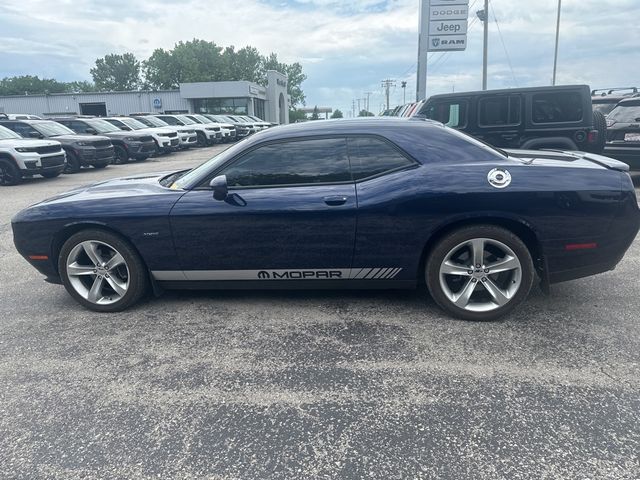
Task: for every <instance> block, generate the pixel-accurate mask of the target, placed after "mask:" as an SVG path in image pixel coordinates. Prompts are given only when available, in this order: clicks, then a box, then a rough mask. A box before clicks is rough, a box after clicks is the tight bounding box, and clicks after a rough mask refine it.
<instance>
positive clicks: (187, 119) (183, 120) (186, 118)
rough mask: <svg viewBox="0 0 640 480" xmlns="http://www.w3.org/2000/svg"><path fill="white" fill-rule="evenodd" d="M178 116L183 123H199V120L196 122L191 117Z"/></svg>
mask: <svg viewBox="0 0 640 480" xmlns="http://www.w3.org/2000/svg"><path fill="white" fill-rule="evenodd" d="M176 118H177V119H178V120H180V121H181V122H182V123H184V124H185V125H196V124H197V123H198V122H194V121H193V120H191V119H190V118H189V117H187V116H185V115H176Z"/></svg>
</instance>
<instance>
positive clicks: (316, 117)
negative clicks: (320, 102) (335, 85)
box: [311, 105, 320, 120]
mask: <svg viewBox="0 0 640 480" xmlns="http://www.w3.org/2000/svg"><path fill="white" fill-rule="evenodd" d="M311 120H320V115H319V112H318V106H317V105H316V106H315V107H313V113H312V114H311Z"/></svg>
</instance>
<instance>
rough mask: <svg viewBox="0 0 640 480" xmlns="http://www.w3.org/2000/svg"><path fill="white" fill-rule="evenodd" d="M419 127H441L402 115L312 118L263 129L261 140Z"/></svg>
mask: <svg viewBox="0 0 640 480" xmlns="http://www.w3.org/2000/svg"><path fill="white" fill-rule="evenodd" d="M414 126H417V127H418V128H419V127H442V124H441V123H440V122H436V121H433V120H424V119H414V118H403V117H361V118H349V119H343V118H340V119H334V120H314V121H311V122H302V123H291V124H288V125H280V126H278V127H276V128H270V129H268V130H263V131H262V132H260V133H259V134H258V135H260V137H259V138H260V139H261V140H277V139H281V138H289V137H291V136H304V135H348V134H376V133H380V132H381V131H382V130H384V129H393V130H398V129H400V130H401V129H409V128H412V127H414Z"/></svg>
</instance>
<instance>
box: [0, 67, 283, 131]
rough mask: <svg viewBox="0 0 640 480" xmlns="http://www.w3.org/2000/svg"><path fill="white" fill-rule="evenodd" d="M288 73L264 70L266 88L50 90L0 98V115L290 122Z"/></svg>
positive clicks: (216, 84)
mask: <svg viewBox="0 0 640 480" xmlns="http://www.w3.org/2000/svg"><path fill="white" fill-rule="evenodd" d="M289 104H290V99H289V96H288V95H287V77H286V75H283V74H281V73H279V72H276V71H274V70H269V71H268V72H267V86H266V87H265V86H262V85H259V84H257V83H253V82H246V81H234V82H197V83H181V84H180V88H179V89H178V90H158V91H152V90H144V91H132V92H91V93H52V94H46V95H16V96H8V97H0V113H28V114H32V115H40V116H42V117H51V116H62V115H98V116H111V115H129V114H132V113H211V114H237V115H255V116H256V117H259V118H261V119H263V120H266V121H268V122H273V123H278V124H286V123H289Z"/></svg>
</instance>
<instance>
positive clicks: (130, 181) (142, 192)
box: [38, 171, 184, 205]
mask: <svg viewBox="0 0 640 480" xmlns="http://www.w3.org/2000/svg"><path fill="white" fill-rule="evenodd" d="M172 173H175V172H172V171H167V172H156V173H147V174H141V175H132V176H129V177H121V178H114V179H111V180H105V181H103V182H97V183H92V184H89V185H85V186H83V187H79V188H76V189H74V190H70V191H68V192H65V193H61V194H60V195H56V196H54V197H51V198H48V199H46V200H44V201H43V202H40V203H39V204H38V205H43V204H53V203H64V202H70V201H73V202H75V201H82V200H92V199H105V198H111V197H115V198H132V197H139V196H146V195H159V194H160V195H161V194H166V193H170V192H174V193H175V192H176V191H175V190H171V189H169V188H167V187H164V186H162V185H161V184H160V180H161V179H162V178H164V177H166V176H167V175H171V174H172ZM182 193H184V192H182Z"/></svg>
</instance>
